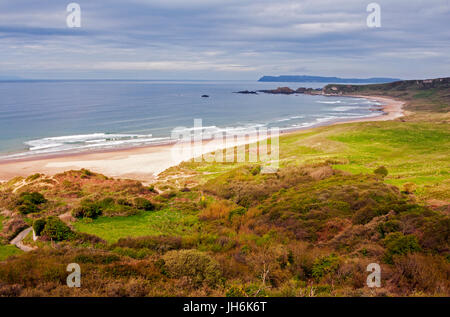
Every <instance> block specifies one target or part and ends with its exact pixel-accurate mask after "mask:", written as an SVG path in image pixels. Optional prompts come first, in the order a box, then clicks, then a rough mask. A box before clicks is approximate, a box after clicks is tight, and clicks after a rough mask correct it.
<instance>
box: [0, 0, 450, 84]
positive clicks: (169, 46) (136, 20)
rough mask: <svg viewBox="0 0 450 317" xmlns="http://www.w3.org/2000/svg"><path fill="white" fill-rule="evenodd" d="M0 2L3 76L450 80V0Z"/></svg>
mask: <svg viewBox="0 0 450 317" xmlns="http://www.w3.org/2000/svg"><path fill="white" fill-rule="evenodd" d="M70 2H72V1H71V0H39V1H35V0H0V78H1V77H8V76H19V77H25V78H135V79H256V78H258V77H260V76H262V75H279V74H309V75H321V76H341V77H348V76H351V77H372V76H378V77H380V76H382V77H397V78H404V79H411V78H431V77H442V76H450V32H449V29H450V28H449V27H450V0H423V1H422V0H377V1H376V2H377V3H378V4H379V5H380V7H381V27H380V28H369V27H367V23H366V18H367V15H368V14H369V13H368V12H366V7H367V5H368V4H369V3H371V2H374V1H371V0H369V1H361V0H295V1H291V0H127V1H124V0H77V1H75V2H77V3H78V4H79V5H80V7H81V27H80V28H68V27H67V24H66V17H67V14H68V13H67V12H66V7H67V5H68V4H69V3H70Z"/></svg>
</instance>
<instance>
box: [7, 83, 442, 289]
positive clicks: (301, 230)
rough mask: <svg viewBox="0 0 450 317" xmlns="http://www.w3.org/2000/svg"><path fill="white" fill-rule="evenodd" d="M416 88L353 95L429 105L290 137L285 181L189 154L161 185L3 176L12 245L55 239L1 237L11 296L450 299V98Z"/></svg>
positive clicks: (86, 174)
mask: <svg viewBox="0 0 450 317" xmlns="http://www.w3.org/2000/svg"><path fill="white" fill-rule="evenodd" d="M439 83H442V81H439ZM414 85H416V84H414V83H413V82H411V83H409V82H406V83H403V84H401V85H399V84H396V83H391V84H385V85H367V86H362V87H363V88H357V89H356V90H352V91H345V93H349V92H351V93H357V94H360V93H362V91H364V94H374V93H375V92H376V91H377V90H379V93H380V94H384V95H390V96H392V95H395V96H396V97H401V94H406V95H403V97H405V98H406V99H407V100H408V109H410V110H411V111H413V112H414V113H415V114H410V115H409V116H408V117H406V118H402V119H399V120H395V121H388V122H364V123H351V124H342V125H335V126H329V127H320V128H315V129H311V130H307V131H302V132H298V133H295V134H289V135H283V136H282V137H281V138H280V169H279V171H278V172H277V173H274V174H261V173H260V166H258V165H257V164H253V165H249V164H244V163H239V164H237V163H226V164H222V163H206V162H203V163H197V162H184V163H182V164H180V165H179V166H177V167H173V168H170V169H168V170H167V171H165V172H164V173H162V174H161V177H160V179H159V180H158V181H157V182H155V184H153V185H152V186H150V187H147V186H143V185H142V184H141V183H139V182H136V181H132V180H118V179H111V178H108V177H105V176H103V175H99V174H95V173H92V172H90V171H87V170H81V171H69V172H66V173H63V174H59V175H55V176H53V177H48V176H45V175H40V174H37V175H32V176H30V177H28V178H26V179H22V178H16V179H13V180H11V181H10V182H8V183H6V184H3V185H1V187H0V198H1V199H0V210H3V211H2V213H1V214H2V216H1V218H0V222H1V223H2V224H1V225H0V229H1V234H0V237H1V239H2V240H1V241H2V243H3V244H6V243H7V241H8V240H10V239H11V238H12V237H13V236H14V235H16V234H17V233H18V232H20V230H22V229H23V228H26V227H27V226H30V225H33V224H34V226H35V227H36V229H39V230H40V231H41V233H40V235H41V237H40V239H39V240H38V241H37V242H33V241H32V240H31V239H30V237H27V239H26V241H25V242H26V243H27V244H30V245H35V246H38V247H39V249H37V250H35V251H32V252H29V253H25V254H11V252H10V251H11V247H10V246H0V261H1V260H6V261H4V262H1V263H0V295H13V296H36V295H52V296H423V295H433V296H434V295H441V296H449V295H450V218H449V212H450V204H449V202H450V194H449V193H450V183H449V179H450V178H449V172H448V171H449V170H450V160H449V159H448V158H449V156H450V150H449V149H450V144H449V142H450V141H449V140H450V126H449V123H448V112H445V111H448V110H445V109H448V106H449V104H448V101H447V99H446V98H448V94H450V92H449V90H448V86H445V85H448V82H447V81H445V82H444V83H443V84H442V85H443V86H439V85H440V84H439V85H438V84H436V85H438V86H439V87H438V86H436V87H432V90H427V89H421V88H420V87H419V86H418V88H417V87H416V88H414V87H415V86H414ZM417 85H418V84H417ZM333 86H337V85H333ZM368 86H370V87H371V88H370V89H367V88H364V87H368ZM374 86H376V87H379V89H378V88H377V89H374V88H373V87H374ZM345 87H346V88H345V89H350V88H351V87H353V86H351V87H349V86H345ZM402 87H403V88H402ZM445 87H447V88H445ZM419 88H420V89H419ZM434 88H436V89H434ZM339 89H341V88H339ZM343 89H344V88H343ZM351 89H354V88H351ZM402 89H403V90H402ZM433 89H434V90H433ZM334 91H335V90H334ZM402 91H403V92H402ZM428 91H432V92H431V93H429V92H428ZM418 94H421V95H419V96H417V95H418ZM414 96H416V97H414ZM420 100H426V102H424V103H422V102H421V101H420ZM444 110H445V111H444ZM41 195H42V196H41ZM72 262H75V263H79V264H80V265H81V267H82V270H83V275H82V276H83V280H82V285H83V287H82V288H80V289H70V288H68V287H67V286H66V285H65V279H66V276H67V273H66V270H65V268H66V265H67V264H68V263H72ZM369 263H379V264H380V265H381V267H382V287H381V288H376V289H370V288H368V287H367V286H366V284H365V283H366V277H367V272H366V267H367V265H368V264H369Z"/></svg>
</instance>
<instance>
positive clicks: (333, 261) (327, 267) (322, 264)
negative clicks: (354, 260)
mask: <svg viewBox="0 0 450 317" xmlns="http://www.w3.org/2000/svg"><path fill="white" fill-rule="evenodd" d="M339 263H340V260H339V258H338V257H337V256H335V255H334V254H330V255H329V256H325V257H321V258H317V259H316V260H315V261H314V264H313V267H312V276H313V277H314V278H315V279H320V278H322V277H324V276H325V275H327V274H329V273H333V272H336V270H337V269H338V268H339Z"/></svg>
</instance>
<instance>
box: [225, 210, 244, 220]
mask: <svg viewBox="0 0 450 317" xmlns="http://www.w3.org/2000/svg"><path fill="white" fill-rule="evenodd" d="M246 212H247V209H246V208H244V207H238V208H236V209H233V210H232V211H230V213H229V214H228V219H230V220H231V219H232V218H233V217H234V216H242V215H245V213H246Z"/></svg>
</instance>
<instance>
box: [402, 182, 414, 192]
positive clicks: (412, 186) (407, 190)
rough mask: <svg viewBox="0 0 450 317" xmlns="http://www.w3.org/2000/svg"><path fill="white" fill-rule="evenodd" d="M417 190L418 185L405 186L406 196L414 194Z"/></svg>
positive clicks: (409, 184)
mask: <svg viewBox="0 0 450 317" xmlns="http://www.w3.org/2000/svg"><path fill="white" fill-rule="evenodd" d="M415 190H416V184H414V183H406V184H403V192H404V193H405V194H412V193H414V191H415Z"/></svg>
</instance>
